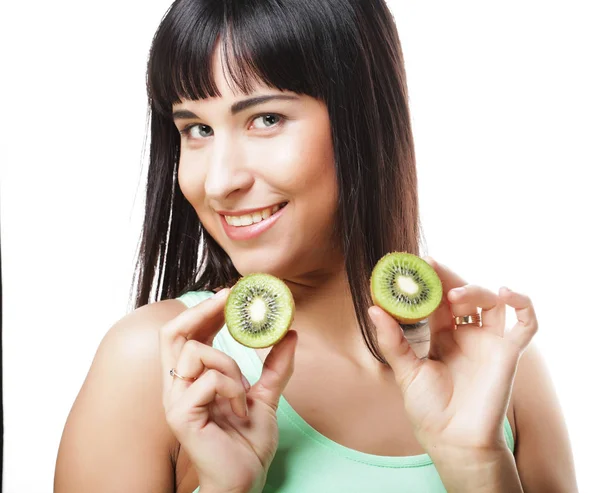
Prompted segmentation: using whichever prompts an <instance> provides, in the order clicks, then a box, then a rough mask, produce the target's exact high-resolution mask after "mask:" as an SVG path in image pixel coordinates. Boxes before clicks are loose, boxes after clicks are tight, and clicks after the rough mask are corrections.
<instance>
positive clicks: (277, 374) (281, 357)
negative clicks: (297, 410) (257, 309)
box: [248, 330, 298, 410]
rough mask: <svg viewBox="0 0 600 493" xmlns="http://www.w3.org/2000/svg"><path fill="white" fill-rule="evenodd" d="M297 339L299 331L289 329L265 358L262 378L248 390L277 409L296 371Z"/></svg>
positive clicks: (253, 395)
mask: <svg viewBox="0 0 600 493" xmlns="http://www.w3.org/2000/svg"><path fill="white" fill-rule="evenodd" d="M297 341H298V334H297V332H296V331H295V330H289V331H288V333H287V334H286V335H285V337H284V338H283V339H281V341H279V342H278V343H277V344H275V346H273V348H272V349H271V351H270V352H269V354H268V355H267V358H266V359H265V363H264V365H263V369H262V373H261V376H260V379H259V380H258V382H256V383H255V384H254V386H253V387H252V389H251V390H250V392H248V394H249V395H251V396H252V397H256V398H257V399H260V400H261V401H263V402H265V403H266V404H268V405H269V406H271V407H272V408H273V409H274V410H277V406H278V405H279V398H280V397H281V394H282V393H283V389H285V386H286V385H287V383H288V382H289V380H290V378H291V376H292V373H293V372H294V359H295V354H296V345H297Z"/></svg>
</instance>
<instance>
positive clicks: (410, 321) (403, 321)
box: [369, 252, 441, 325]
mask: <svg viewBox="0 0 600 493" xmlns="http://www.w3.org/2000/svg"><path fill="white" fill-rule="evenodd" d="M399 253H401V254H403V255H411V256H413V257H417V258H419V259H420V258H421V257H418V256H417V255H414V254H412V253H409V252H390V253H388V254H386V255H384V256H383V257H381V259H379V261H378V262H377V264H379V262H381V261H382V260H383V259H384V258H386V257H389V256H390V255H395V254H399ZM421 260H423V259H421ZM423 261H424V262H425V260H423ZM377 264H376V266H377ZM432 268H433V267H432ZM374 272H375V267H374V268H373V271H372V272H371V278H370V282H369V286H370V288H371V298H372V299H373V303H374V304H375V305H377V306H378V307H379V308H381V309H382V310H383V311H384V312H386V313H387V314H388V315H390V316H391V317H392V318H394V319H396V320H397V321H398V322H400V323H401V324H406V325H410V324H416V323H417V322H420V321H421V320H424V319H426V318H427V317H429V315H431V313H433V312H434V311H435V310H437V308H438V306H439V305H440V303H441V299H440V303H438V304H437V306H436V307H435V308H434V309H433V310H432V311H431V312H430V313H429V314H426V315H425V316H423V317H418V318H403V317H401V316H399V315H396V314H394V313H391V312H390V311H389V310H386V309H385V308H384V307H383V306H382V305H381V304H380V302H379V300H378V299H377V296H376V295H375V293H374V290H373V273H374ZM440 283H441V280H440Z"/></svg>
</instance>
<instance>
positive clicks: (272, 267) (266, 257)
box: [230, 247, 291, 279]
mask: <svg viewBox="0 0 600 493" xmlns="http://www.w3.org/2000/svg"><path fill="white" fill-rule="evenodd" d="M278 250H279V251H278V252H273V251H269V250H268V249H261V248H260V247H259V248H257V249H256V250H253V251H245V252H239V253H233V254H232V255H230V258H231V261H232V262H233V265H234V266H235V268H236V270H237V271H238V272H239V273H240V274H241V275H242V276H247V275H248V274H253V273H256V272H262V273H265V274H271V275H272V276H276V277H279V278H280V279H283V278H285V277H286V276H287V274H289V265H290V263H291V262H290V260H289V256H288V255H285V257H286V258H283V253H284V251H285V249H280V248H278Z"/></svg>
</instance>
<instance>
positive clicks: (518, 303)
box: [500, 287, 538, 353]
mask: <svg viewBox="0 0 600 493" xmlns="http://www.w3.org/2000/svg"><path fill="white" fill-rule="evenodd" d="M500 295H501V296H502V299H503V300H504V302H505V303H506V304H507V305H509V306H512V307H513V308H514V309H515V313H516V314H517V320H518V321H517V323H516V324H515V325H514V327H513V328H512V329H511V330H510V332H509V333H508V334H506V335H505V337H504V338H505V339H508V340H510V341H511V342H512V343H513V344H515V345H516V346H517V347H518V348H519V351H520V353H522V352H523V351H525V349H526V348H527V346H528V345H529V343H530V342H531V340H532V339H533V336H534V335H535V334H536V333H537V331H538V321H537V316H536V314H535V310H534V308H533V304H532V302H531V299H530V298H529V296H526V295H524V294H521V293H515V292H514V291H510V290H509V289H508V288H506V287H503V288H501V289H500Z"/></svg>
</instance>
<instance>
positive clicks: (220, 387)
mask: <svg viewBox="0 0 600 493" xmlns="http://www.w3.org/2000/svg"><path fill="white" fill-rule="evenodd" d="M217 395H220V396H221V397H224V398H225V399H229V400H230V401H231V409H232V410H233V412H234V413H235V414H237V415H238V416H239V417H240V418H244V417H246V416H247V409H248V408H247V404H246V389H245V388H244V386H243V385H242V383H241V382H240V381H238V380H234V379H233V378H231V377H228V376H227V375H223V374H222V373H221V372H219V371H218V370H214V369H210V370H206V371H205V372H204V373H203V374H202V375H201V376H200V378H198V380H196V381H195V382H194V383H192V384H191V385H190V386H189V388H188V389H186V391H185V392H184V394H183V395H182V397H181V399H180V400H179V401H178V403H177V404H176V406H177V407H180V409H182V410H183V411H182V412H189V411H190V410H192V409H193V408H199V407H205V406H208V405H209V404H210V403H211V402H213V401H214V400H215V398H216V396H217Z"/></svg>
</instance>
